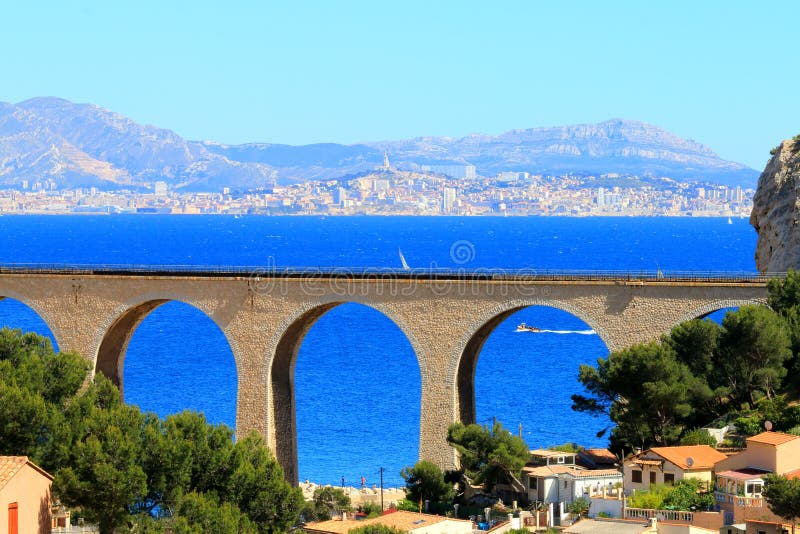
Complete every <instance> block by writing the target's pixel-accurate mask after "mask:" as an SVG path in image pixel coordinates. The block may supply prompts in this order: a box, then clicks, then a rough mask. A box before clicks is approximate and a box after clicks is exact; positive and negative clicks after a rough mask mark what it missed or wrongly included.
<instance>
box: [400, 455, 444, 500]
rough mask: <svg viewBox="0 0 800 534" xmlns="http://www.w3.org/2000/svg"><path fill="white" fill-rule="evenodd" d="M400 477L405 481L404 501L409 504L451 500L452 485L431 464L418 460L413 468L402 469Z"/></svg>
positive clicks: (439, 470)
mask: <svg viewBox="0 0 800 534" xmlns="http://www.w3.org/2000/svg"><path fill="white" fill-rule="evenodd" d="M400 476H401V477H403V480H405V481H406V499H408V500H409V501H411V502H414V503H416V502H420V501H430V502H448V501H450V500H452V498H453V485H452V484H448V483H447V482H446V481H445V479H444V474H443V473H442V470H441V469H439V466H437V465H436V464H434V463H432V462H429V461H427V460H420V461H419V462H417V463H416V464H414V467H404V468H403V470H402V471H400Z"/></svg>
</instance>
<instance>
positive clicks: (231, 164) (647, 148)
mask: <svg viewBox="0 0 800 534" xmlns="http://www.w3.org/2000/svg"><path fill="white" fill-rule="evenodd" d="M384 151H386V152H388V153H389V156H390V158H391V162H392V164H393V165H395V166H396V167H399V168H405V169H418V168H419V166H421V165H425V164H458V163H461V164H466V163H470V164H473V165H475V166H476V167H477V170H478V173H479V174H484V175H494V174H496V173H497V172H500V171H527V172H531V173H562V172H572V173H594V174H597V173H628V174H637V175H646V174H654V175H661V176H671V177H674V178H679V179H705V180H709V181H712V182H717V183H725V184H734V185H735V184H741V185H748V186H753V185H755V181H756V178H757V176H758V172H757V171H755V170H753V169H750V168H748V167H746V166H744V165H741V164H738V163H734V162H730V161H725V160H722V159H720V158H719V157H718V156H717V155H716V154H714V152H713V151H712V150H711V149H710V148H709V147H707V146H705V145H702V144H700V143H696V142H694V141H691V140H686V139H682V138H680V137H677V136H675V135H673V134H671V133H669V132H667V131H665V130H663V129H660V128H658V127H656V126H652V125H649V124H646V123H642V122H636V121H628V120H622V119H614V120H609V121H605V122H602V123H599V124H582V125H573V126H561V127H551V128H531V129H525V130H511V131H508V132H505V133H503V134H500V135H497V136H491V135H484V134H475V135H468V136H465V137H460V138H452V137H417V138H413V139H405V140H396V141H381V142H370V143H362V144H354V145H341V144H336V143H319V144H312V145H304V146H292V145H283V144H266V143H248V144H242V145H226V144H221V143H216V142H212V141H187V140H185V139H183V138H182V137H181V136H179V135H178V134H176V133H175V132H173V131H171V130H167V129H163V128H157V127H155V126H150V125H142V124H139V123H136V122H134V121H132V120H131V119H129V118H127V117H124V116H123V115H120V114H118V113H114V112H112V111H109V110H106V109H104V108H101V107H99V106H95V105H92V104H76V103H73V102H70V101H67V100H64V99H60V98H52V97H40V98H33V99H30V100H26V101H24V102H21V103H19V104H9V103H2V102H0V187H21V184H22V181H23V180H27V181H28V182H30V183H33V182H36V181H42V180H46V179H49V180H52V181H53V182H55V184H56V186H57V187H59V188H71V187H87V186H98V187H101V188H104V189H115V188H130V189H144V188H150V187H151V186H152V183H153V182H154V181H156V180H163V181H165V182H167V183H168V184H170V187H171V188H173V189H182V190H198V191H203V190H206V191H218V190H220V189H221V188H222V187H225V186H231V187H235V188H251V187H258V186H263V185H265V184H267V183H268V182H272V181H274V180H275V179H276V178H277V179H278V180H280V181H281V182H291V181H301V180H307V179H317V178H327V179H331V178H337V177H340V176H345V175H348V174H353V173H357V172H362V171H366V170H369V169H372V168H374V167H375V166H376V165H379V164H380V163H381V162H382V158H383V152H384Z"/></svg>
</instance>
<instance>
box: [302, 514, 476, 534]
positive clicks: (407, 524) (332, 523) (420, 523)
mask: <svg viewBox="0 0 800 534" xmlns="http://www.w3.org/2000/svg"><path fill="white" fill-rule="evenodd" d="M442 521H457V522H459V523H468V524H471V523H470V522H469V521H467V520H465V519H450V518H447V517H442V516H440V515H431V514H418V513H416V512H407V511H405V510H398V511H396V512H392V513H389V514H386V515H382V516H379V517H373V518H372V519H364V520H361V521H356V520H350V519H348V520H345V521H342V520H341V519H331V520H329V521H320V522H318V523H308V524H307V525H306V527H305V528H306V530H309V531H315V532H331V533H333V534H346V533H347V532H348V531H349V530H350V529H353V528H358V527H364V526H367V525H384V526H387V527H391V528H396V529H398V530H402V531H403V532H409V531H411V530H415V529H418V528H423V527H429V526H431V525H435V524H436V523H441V522H442Z"/></svg>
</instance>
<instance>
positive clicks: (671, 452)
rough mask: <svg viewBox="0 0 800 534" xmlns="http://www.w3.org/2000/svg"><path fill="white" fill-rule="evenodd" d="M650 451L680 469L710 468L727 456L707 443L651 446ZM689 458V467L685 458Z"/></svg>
mask: <svg viewBox="0 0 800 534" xmlns="http://www.w3.org/2000/svg"><path fill="white" fill-rule="evenodd" d="M650 451H651V452H654V453H655V454H657V455H659V456H661V457H662V458H664V459H665V460H668V461H670V462H672V463H673V464H675V465H677V466H678V467H680V468H681V469H711V468H712V467H714V464H715V463H717V462H719V461H720V460H724V459H725V458H727V456H726V455H724V454H722V453H721V452H719V451H718V450H716V449H715V448H713V447H709V446H708V445H681V446H678V447H653V448H652V449H650ZM689 458H691V459H692V460H693V461H692V465H691V467H690V466H689V464H688V463H687V460H688V459H689Z"/></svg>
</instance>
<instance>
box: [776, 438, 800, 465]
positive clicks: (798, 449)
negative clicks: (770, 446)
mask: <svg viewBox="0 0 800 534" xmlns="http://www.w3.org/2000/svg"><path fill="white" fill-rule="evenodd" d="M775 467H776V468H775V472H776V473H788V472H789V471H794V470H795V469H798V468H800V439H794V440H792V441H789V442H787V443H784V444H782V445H778V457H777V458H776V460H775Z"/></svg>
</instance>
